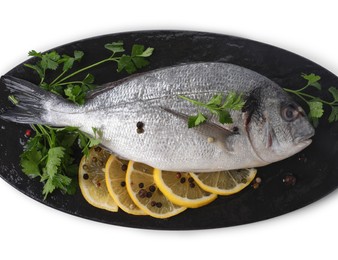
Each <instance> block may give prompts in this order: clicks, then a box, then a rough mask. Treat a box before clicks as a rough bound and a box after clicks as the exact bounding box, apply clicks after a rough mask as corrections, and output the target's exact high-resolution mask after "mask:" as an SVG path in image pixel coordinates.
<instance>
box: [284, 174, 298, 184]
mask: <svg viewBox="0 0 338 260" xmlns="http://www.w3.org/2000/svg"><path fill="white" fill-rule="evenodd" d="M283 182H284V184H285V185H286V186H294V185H295V184H296V182H297V179H296V177H295V176H294V175H292V174H288V175H286V176H285V177H284V179H283Z"/></svg>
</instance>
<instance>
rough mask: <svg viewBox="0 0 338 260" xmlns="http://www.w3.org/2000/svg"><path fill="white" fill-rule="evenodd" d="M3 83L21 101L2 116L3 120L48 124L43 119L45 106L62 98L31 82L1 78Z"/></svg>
mask: <svg viewBox="0 0 338 260" xmlns="http://www.w3.org/2000/svg"><path fill="white" fill-rule="evenodd" d="M1 82H2V83H4V84H5V86H6V87H7V88H8V89H9V90H10V92H11V93H13V95H14V96H15V98H16V99H18V101H19V103H18V104H16V106H15V107H14V109H10V110H7V111H6V112H5V113H3V114H1V115H0V118H1V119H5V120H8V121H12V122H16V123H22V124H46V123H48V122H45V121H44V119H43V114H45V113H46V112H47V111H46V110H45V108H44V104H45V103H46V101H47V100H51V99H54V100H55V99H61V97H59V96H57V95H55V94H53V93H51V92H48V91H45V90H43V89H41V88H40V87H38V86H36V85H34V84H33V83H31V82H28V81H26V80H23V79H18V78H15V77H12V76H3V77H1Z"/></svg>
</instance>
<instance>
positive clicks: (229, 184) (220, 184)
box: [190, 169, 257, 195]
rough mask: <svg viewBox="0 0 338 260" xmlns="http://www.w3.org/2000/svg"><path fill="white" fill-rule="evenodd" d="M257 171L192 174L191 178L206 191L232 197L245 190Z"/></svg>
mask: <svg viewBox="0 0 338 260" xmlns="http://www.w3.org/2000/svg"><path fill="white" fill-rule="evenodd" d="M256 173H257V170H256V169H240V170H229V171H219V172H203V173H190V175H191V177H192V178H193V179H194V180H195V181H196V183H197V184H198V185H199V186H200V187H201V188H202V189H204V190H206V191H208V192H211V193H215V194H219V195H231V194H234V193H237V192H239V191H241V190H243V189H244V188H245V187H246V186H248V185H249V184H250V182H251V181H252V180H253V179H254V178H255V176H256Z"/></svg>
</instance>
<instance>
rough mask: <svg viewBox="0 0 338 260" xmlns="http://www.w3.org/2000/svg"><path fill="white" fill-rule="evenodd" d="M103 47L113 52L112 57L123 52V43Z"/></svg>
mask: <svg viewBox="0 0 338 260" xmlns="http://www.w3.org/2000/svg"><path fill="white" fill-rule="evenodd" d="M104 47H105V48H106V49H108V50H110V51H112V52H113V55H114V54H115V53H118V52H124V51H125V49H124V47H123V41H118V42H112V43H107V44H105V45H104Z"/></svg>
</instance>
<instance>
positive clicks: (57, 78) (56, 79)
mask: <svg viewBox="0 0 338 260" xmlns="http://www.w3.org/2000/svg"><path fill="white" fill-rule="evenodd" d="M67 71H68V70H64V71H63V72H62V73H61V74H60V75H59V76H57V77H56V78H55V79H54V80H53V81H52V82H51V83H50V85H51V86H52V85H54V83H55V82H57V81H58V80H59V79H60V78H61V77H62V76H63V75H64V74H65V73H66V72H67Z"/></svg>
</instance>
